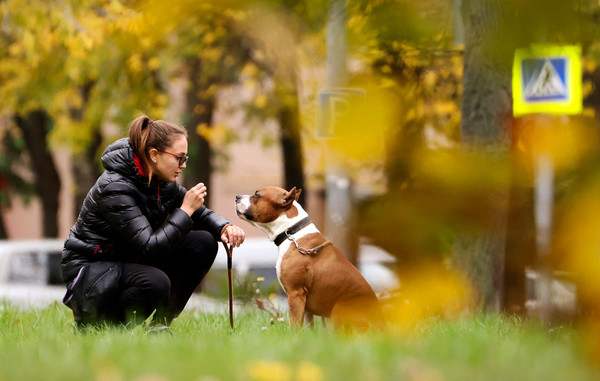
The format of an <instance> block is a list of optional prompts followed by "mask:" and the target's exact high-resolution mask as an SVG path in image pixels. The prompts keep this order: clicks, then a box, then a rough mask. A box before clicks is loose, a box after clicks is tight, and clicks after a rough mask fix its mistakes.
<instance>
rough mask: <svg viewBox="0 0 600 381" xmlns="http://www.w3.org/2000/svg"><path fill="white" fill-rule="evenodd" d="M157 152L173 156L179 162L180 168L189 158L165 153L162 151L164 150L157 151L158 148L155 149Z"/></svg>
mask: <svg viewBox="0 0 600 381" xmlns="http://www.w3.org/2000/svg"><path fill="white" fill-rule="evenodd" d="M157 150H158V151H160V152H164V153H168V154H169V155H171V156H175V157H176V158H177V159H178V160H179V166H180V167H182V166H183V165H184V164H185V162H186V161H188V159H189V158H190V157H189V156H186V155H175V154H174V153H171V152H167V151H164V150H162V149H158V148H157Z"/></svg>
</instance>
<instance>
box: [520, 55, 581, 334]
mask: <svg viewBox="0 0 600 381" xmlns="http://www.w3.org/2000/svg"><path fill="white" fill-rule="evenodd" d="M581 79H582V69H581V47H580V46H577V45H567V46H560V45H532V46H530V47H529V48H524V49H517V50H516V51H515V57H514V63H513V77H512V85H513V86H512V88H513V115H514V116H516V117H518V116H523V115H529V114H534V115H533V116H532V118H534V126H533V128H534V132H535V134H534V136H535V138H536V141H535V143H534V146H535V147H536V148H535V149H534V152H533V154H534V159H533V160H534V170H535V184H534V185H535V200H534V208H535V228H536V248H537V260H538V263H537V270H538V279H537V282H536V284H535V294H536V299H537V301H538V303H539V310H538V313H539V318H540V320H541V321H542V323H546V324H548V323H550V322H551V320H552V308H553V306H552V282H553V279H552V278H553V276H552V268H551V263H550V256H551V254H552V224H553V207H554V161H553V157H552V145H553V141H552V134H553V129H554V128H555V126H554V124H555V123H554V122H555V118H556V117H555V116H553V115H573V114H579V113H581V111H582V109H583V102H582V91H581V87H582V85H581V82H582V80H581Z"/></svg>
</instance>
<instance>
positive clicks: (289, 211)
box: [235, 186, 302, 225]
mask: <svg viewBox="0 0 600 381" xmlns="http://www.w3.org/2000/svg"><path fill="white" fill-rule="evenodd" d="M300 193H302V189H296V187H294V188H292V189H291V190H290V191H286V190H285V189H282V188H278V187H273V186H269V187H264V188H261V189H259V190H257V191H256V192H254V194H252V195H249V194H247V195H239V196H236V198H235V212H236V213H237V215H238V216H239V217H240V218H241V219H243V220H246V221H248V222H250V223H251V224H253V225H256V224H270V223H272V222H273V221H275V220H277V219H278V218H280V217H281V216H285V217H286V218H288V219H292V218H294V217H296V216H298V208H299V205H294V201H298V197H300Z"/></svg>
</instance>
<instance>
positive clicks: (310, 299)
mask: <svg viewBox="0 0 600 381" xmlns="http://www.w3.org/2000/svg"><path fill="white" fill-rule="evenodd" d="M301 192H302V190H296V188H295V187H294V188H293V189H292V190H290V191H289V192H288V191H286V190H285V189H282V188H278V187H273V186H269V187H264V188H261V189H259V190H257V191H256V193H254V194H253V195H239V196H237V197H236V213H237V214H238V216H239V217H240V218H241V219H243V220H245V221H248V222H249V223H250V224H252V225H254V226H256V227H258V228H259V229H261V230H262V231H264V232H265V233H266V234H267V236H268V238H269V239H270V240H271V241H273V242H274V243H275V244H276V245H277V246H278V248H279V258H278V260H277V264H276V270H277V277H278V279H279V283H280V284H281V286H282V287H283V289H284V291H285V292H286V293H287V296H288V303H289V307H290V323H291V325H292V326H301V325H302V324H303V322H304V318H305V317H306V318H307V320H308V321H309V322H312V318H313V315H317V316H323V317H330V318H331V319H332V321H333V322H334V324H335V325H336V326H339V327H344V328H348V327H358V328H366V327H368V326H369V325H370V323H379V322H380V320H381V311H380V308H379V302H378V300H377V297H376V295H375V293H374V292H373V289H372V288H371V286H370V285H369V284H368V283H367V281H366V280H365V278H364V277H363V276H362V275H361V273H360V272H359V271H358V269H357V268H356V267H354V265H352V263H350V262H349V261H348V260H347V259H346V257H345V256H344V255H343V254H342V253H341V252H340V251H339V250H338V249H337V248H336V247H335V246H333V244H332V243H331V242H329V241H327V240H326V239H325V238H324V237H323V235H322V234H321V232H320V231H319V230H318V229H317V228H316V226H315V225H314V224H313V223H312V221H311V220H310V217H309V216H308V214H307V213H306V211H304V209H303V208H302V207H301V206H300V204H299V203H298V197H299V196H300V193H301Z"/></svg>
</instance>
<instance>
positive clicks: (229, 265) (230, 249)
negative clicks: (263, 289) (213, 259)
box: [222, 242, 234, 329]
mask: <svg viewBox="0 0 600 381" xmlns="http://www.w3.org/2000/svg"><path fill="white" fill-rule="evenodd" d="M222 244H223V247H225V251H226V252H227V280H228V286H229V324H230V325H231V329H234V325H233V279H232V275H231V268H232V265H233V246H232V245H228V244H226V243H225V242H222Z"/></svg>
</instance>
